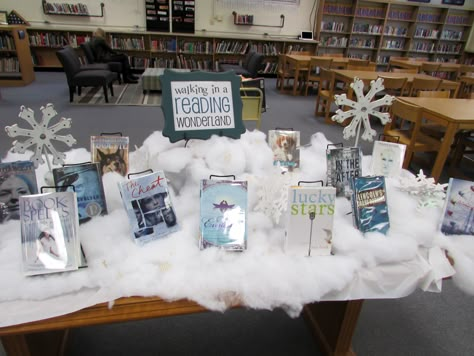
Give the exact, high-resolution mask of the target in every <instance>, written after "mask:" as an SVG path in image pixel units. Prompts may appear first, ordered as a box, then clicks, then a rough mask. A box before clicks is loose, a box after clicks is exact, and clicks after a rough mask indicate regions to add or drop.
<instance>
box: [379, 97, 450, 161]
mask: <svg viewBox="0 0 474 356" xmlns="http://www.w3.org/2000/svg"><path fill="white" fill-rule="evenodd" d="M390 113H391V118H392V120H391V122H389V123H387V124H386V125H385V127H384V135H385V136H384V140H385V141H392V142H394V137H399V141H398V142H399V143H402V144H405V145H406V146H407V149H406V152H405V159H404V160H403V168H405V169H407V168H408V167H409V165H410V162H411V160H412V158H413V155H414V153H415V152H432V151H438V150H439V148H440V145H441V143H440V141H439V140H437V139H434V138H432V137H429V136H427V135H425V134H423V133H422V132H421V130H420V128H421V125H422V116H421V115H422V110H421V108H420V107H418V106H416V105H411V104H408V103H405V102H403V101H402V100H400V99H395V101H394V102H393V104H392V107H391V108H390ZM404 123H409V125H405V124H404Z"/></svg>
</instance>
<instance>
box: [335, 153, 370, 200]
mask: <svg viewBox="0 0 474 356" xmlns="http://www.w3.org/2000/svg"><path fill="white" fill-rule="evenodd" d="M326 163H327V185H329V186H333V187H335V188H336V194H337V196H338V197H340V196H345V197H350V195H351V192H350V182H351V179H352V178H354V177H360V176H361V175H362V152H361V150H360V148H359V147H328V148H327V150H326Z"/></svg>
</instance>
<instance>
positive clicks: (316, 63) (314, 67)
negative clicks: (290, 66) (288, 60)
mask: <svg viewBox="0 0 474 356" xmlns="http://www.w3.org/2000/svg"><path fill="white" fill-rule="evenodd" d="M331 64H332V58H316V57H313V58H311V60H310V62H309V68H308V72H307V74H306V89H305V93H304V95H308V88H309V87H311V88H314V86H315V84H318V88H319V82H320V79H321V77H320V75H319V72H320V68H326V69H330V68H331Z"/></svg>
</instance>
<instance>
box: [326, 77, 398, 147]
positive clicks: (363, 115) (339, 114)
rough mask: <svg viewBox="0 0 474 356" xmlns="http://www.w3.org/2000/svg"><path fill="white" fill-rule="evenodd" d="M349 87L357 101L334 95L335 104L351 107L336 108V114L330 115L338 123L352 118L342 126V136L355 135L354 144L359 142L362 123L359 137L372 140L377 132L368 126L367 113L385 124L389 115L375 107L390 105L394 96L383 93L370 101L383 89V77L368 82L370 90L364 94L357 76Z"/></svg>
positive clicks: (361, 82) (349, 136)
mask: <svg viewBox="0 0 474 356" xmlns="http://www.w3.org/2000/svg"><path fill="white" fill-rule="evenodd" d="M351 88H352V90H353V91H354V94H355V96H356V98H357V101H353V100H350V99H347V96H346V94H341V95H335V96H334V98H335V100H336V104H337V105H338V106H342V105H344V106H349V107H351V108H352V109H349V110H348V111H345V112H344V111H342V110H341V109H338V110H337V111H336V114H335V115H333V116H332V118H331V119H332V120H333V121H337V122H339V123H342V122H344V121H345V120H347V119H349V118H351V117H352V118H353V119H352V121H351V123H350V124H349V125H347V126H346V127H345V128H344V131H343V135H344V136H343V137H344V139H345V140H348V139H349V138H351V137H354V136H355V137H356V141H355V145H354V146H357V144H358V142H359V135H360V126H361V124H363V125H364V133H363V134H362V136H361V138H362V139H363V140H366V141H373V139H374V137H375V135H377V132H376V131H375V130H374V129H372V127H371V126H370V120H369V115H370V116H374V117H377V118H379V120H380V122H381V123H382V124H383V125H385V124H386V123H387V122H390V115H389V113H386V112H380V111H378V110H377V109H378V108H379V107H381V106H387V105H392V102H393V100H394V99H395V97H393V96H391V95H385V96H384V97H382V98H380V99H378V100H375V101H372V100H373V99H374V97H375V95H376V94H377V93H379V92H380V91H382V90H384V89H385V87H384V86H383V79H382V78H378V79H377V80H375V81H374V80H372V81H371V82H370V90H369V92H368V93H367V94H366V95H365V96H364V82H363V81H362V80H360V79H359V78H357V77H356V78H354V83H351Z"/></svg>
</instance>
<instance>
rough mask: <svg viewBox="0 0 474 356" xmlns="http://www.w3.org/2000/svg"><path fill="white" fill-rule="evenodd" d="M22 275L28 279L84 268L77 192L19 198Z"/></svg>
mask: <svg viewBox="0 0 474 356" xmlns="http://www.w3.org/2000/svg"><path fill="white" fill-rule="evenodd" d="M20 214H21V219H20V222H21V247H22V262H23V272H24V274H25V275H27V276H32V275H37V274H46V273H55V272H65V271H71V270H76V269H78V268H79V266H80V265H81V263H82V262H81V258H82V256H81V246H80V241H79V236H78V229H79V219H78V214H77V199H76V194H75V193H74V192H55V193H44V194H35V195H24V196H22V197H20Z"/></svg>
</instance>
